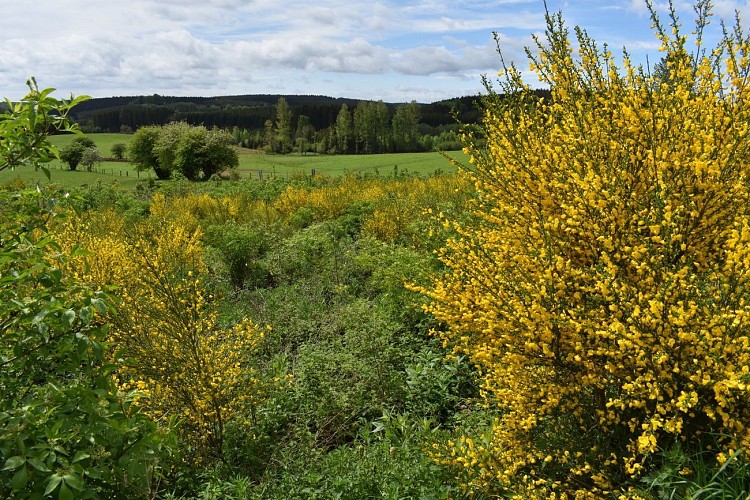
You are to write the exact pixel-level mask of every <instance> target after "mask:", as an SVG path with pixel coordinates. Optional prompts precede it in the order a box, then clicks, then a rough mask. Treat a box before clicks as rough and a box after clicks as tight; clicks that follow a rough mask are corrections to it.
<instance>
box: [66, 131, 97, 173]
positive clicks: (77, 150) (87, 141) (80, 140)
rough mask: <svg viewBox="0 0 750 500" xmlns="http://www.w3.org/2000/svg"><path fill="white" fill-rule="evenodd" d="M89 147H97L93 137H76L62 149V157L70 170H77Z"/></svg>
mask: <svg viewBox="0 0 750 500" xmlns="http://www.w3.org/2000/svg"><path fill="white" fill-rule="evenodd" d="M89 149H96V143H95V142H94V141H93V140H92V139H91V138H89V137H76V138H75V139H73V141H72V142H71V143H70V144H68V145H67V146H65V147H64V148H63V149H62V150H61V151H60V159H61V160H62V161H64V162H65V163H67V164H68V168H70V170H75V169H77V168H78V165H80V164H81V160H83V158H84V155H85V154H86V151H87V150H89Z"/></svg>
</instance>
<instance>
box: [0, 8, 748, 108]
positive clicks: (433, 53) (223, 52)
mask: <svg viewBox="0 0 750 500" xmlns="http://www.w3.org/2000/svg"><path fill="white" fill-rule="evenodd" d="M665 3H666V2H663V1H655V4H656V6H657V9H658V10H660V11H661V12H664V10H665V7H666V5H665ZM674 3H675V5H676V7H677V9H678V12H679V13H680V14H681V16H682V17H681V19H682V20H683V22H684V24H685V26H686V27H688V28H690V27H692V19H693V15H692V8H691V4H690V2H687V1H682V0H674ZM713 4H714V17H713V21H712V22H713V26H714V28H718V20H719V19H720V18H724V19H727V20H730V21H731V20H732V19H733V18H734V12H735V10H737V11H739V12H740V15H741V17H742V18H743V19H746V20H748V21H747V23H746V24H750V6H748V1H747V0H746V1H732V0H714V2H713ZM547 7H548V9H549V10H550V11H551V12H557V11H561V12H562V14H563V17H564V19H565V20H566V23H567V24H568V25H569V26H571V27H572V26H581V27H582V28H585V29H586V30H587V32H588V34H589V35H590V36H591V37H592V38H593V39H594V40H596V41H597V42H599V43H605V42H606V43H607V44H608V46H609V47H610V48H611V49H612V50H613V51H615V52H617V53H619V52H620V49H621V48H622V47H626V48H627V49H628V51H629V52H630V53H631V54H632V55H633V58H634V59H636V60H637V61H645V60H646V59H645V58H646V57H647V56H648V57H649V59H648V60H649V61H654V60H658V58H659V52H658V43H657V42H656V38H655V37H654V35H653V32H652V30H651V29H650V25H651V20H650V18H649V15H648V11H647V9H646V4H645V1H644V0H613V1H608V2H607V1H600V0H547ZM544 12H545V9H544V2H543V1H542V0H494V1H490V0H448V1H442V0H316V1H314V2H310V1H301V0H0V97H7V98H9V99H11V100H13V99H18V98H20V97H22V96H23V95H24V94H25V93H26V90H27V87H26V86H25V82H26V80H27V79H28V78H29V77H30V76H34V77H36V80H37V82H38V83H39V86H40V87H42V88H47V87H53V88H55V89H57V91H56V93H55V96H57V97H68V96H70V94H75V95H81V94H86V95H90V96H92V97H110V96H135V95H151V94H160V95H168V96H206V97H210V96H219V95H241V94H306V95H326V96H331V97H346V98H353V99H372V100H383V101H386V102H409V101H412V100H415V101H417V102H422V103H428V102H434V101H438V100H442V99H448V98H451V97H458V96H464V95H476V94H478V93H482V91H483V87H482V83H481V81H482V75H487V76H489V77H490V78H494V77H496V75H497V74H498V70H499V69H500V67H501V64H500V58H499V56H498V53H497V50H496V48H497V47H496V43H495V40H494V39H493V33H497V34H498V36H499V46H500V49H501V51H502V54H503V58H504V60H505V61H506V62H514V63H515V64H516V65H517V66H518V67H519V68H521V69H522V70H527V69H528V67H529V63H528V60H527V58H526V56H525V51H524V48H525V47H528V46H531V45H532V44H533V40H532V35H533V34H537V35H541V34H543V32H544V28H545V20H544ZM688 31H689V29H688ZM526 78H527V81H529V83H531V84H532V85H534V86H540V84H539V83H538V80H537V79H536V78H535V77H534V76H533V74H531V73H528V74H527V76H526Z"/></svg>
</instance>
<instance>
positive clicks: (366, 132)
mask: <svg viewBox="0 0 750 500" xmlns="http://www.w3.org/2000/svg"><path fill="white" fill-rule="evenodd" d="M478 99H479V96H466V97H457V98H454V99H448V100H443V101H437V102H433V103H430V104H418V103H416V102H412V103H404V104H394V103H384V102H382V101H378V102H375V101H358V100H355V99H345V98H333V97H326V96H300V95H270V94H269V95H244V96H223V97H169V96H161V95H158V94H154V95H152V96H137V97H133V96H130V97H108V98H97V99H91V100H89V101H86V102H84V103H81V104H79V105H78V106H77V107H76V108H75V110H74V113H73V115H74V118H75V119H76V120H77V121H78V123H80V124H81V128H82V129H83V130H84V131H85V132H132V131H135V130H137V129H138V128H140V127H142V126H146V125H164V124H167V123H170V122H175V121H184V122H186V123H188V124H191V125H204V126H205V127H207V128H220V129H224V130H228V131H230V132H231V133H232V136H233V138H234V141H235V143H236V144H237V145H239V146H243V147H247V148H254V149H261V148H264V149H266V150H267V151H269V152H275V153H289V152H293V151H295V152H299V153H307V152H316V153H359V154H371V153H388V152H402V151H410V152H411V151H431V150H435V149H440V150H452V149H457V148H460V141H459V138H458V134H457V131H458V128H459V123H460V124H473V123H477V122H478V121H479V118H480V116H479V110H478V107H477V101H478Z"/></svg>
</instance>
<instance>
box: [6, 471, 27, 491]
mask: <svg viewBox="0 0 750 500" xmlns="http://www.w3.org/2000/svg"><path fill="white" fill-rule="evenodd" d="M28 482H29V469H27V468H26V467H21V468H20V469H18V471H17V472H16V473H15V474H13V479H11V480H10V487H11V488H13V491H21V490H22V489H23V488H24V487H25V486H26V485H27V484H28Z"/></svg>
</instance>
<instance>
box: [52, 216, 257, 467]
mask: <svg viewBox="0 0 750 500" xmlns="http://www.w3.org/2000/svg"><path fill="white" fill-rule="evenodd" d="M154 212H155V213H156V214H155V215H154V214H152V216H151V217H150V218H149V219H147V220H143V221H140V222H139V223H138V224H137V225H129V226H125V225H124V224H123V221H122V216H121V215H119V214H117V213H115V212H113V211H104V212H100V213H89V214H87V216H86V218H85V219H84V218H71V219H69V220H68V222H67V223H66V225H65V226H63V227H61V228H58V232H59V234H60V240H61V241H62V242H64V243H66V244H68V245H70V246H74V245H79V246H80V247H81V248H84V249H85V250H86V253H85V254H83V255H80V256H78V257H76V258H73V259H71V260H70V261H69V262H68V266H69V267H70V268H71V270H72V271H73V272H74V273H75V275H76V276H77V277H78V278H79V279H81V280H83V281H85V282H88V283H94V284H97V285H99V286H108V287H114V292H115V294H116V295H118V296H119V298H120V302H119V304H118V306H117V314H116V315H115V316H114V317H113V318H112V328H111V330H110V340H111V341H112V342H113V343H114V345H115V347H116V349H117V351H118V356H120V357H121V365H122V366H123V368H122V369H121V370H119V372H118V373H117V377H118V379H119V381H120V384H121V388H122V389H128V390H131V389H137V390H138V391H139V392H140V393H141V394H142V398H141V399H140V404H141V405H142V406H143V407H144V408H145V409H146V411H147V414H149V415H150V416H151V417H152V418H154V419H155V420H161V419H171V418H177V419H179V420H181V421H182V422H183V423H182V426H181V430H182V434H183V436H184V437H185V438H186V439H187V441H188V442H190V443H191V444H193V445H194V446H195V449H196V452H197V453H198V454H199V456H205V454H208V455H211V456H214V457H215V456H220V455H221V452H222V446H223V437H224V428H225V425H226V424H227V422H229V421H230V420H231V419H236V418H241V417H242V415H244V412H243V410H245V409H246V408H248V407H249V406H251V405H252V404H253V403H255V402H256V400H257V398H258V397H259V394H260V392H261V389H260V386H261V383H260V381H259V380H258V378H256V376H255V372H254V370H253V368H252V365H251V363H250V362H249V361H250V355H251V354H252V351H253V349H254V348H255V347H256V345H257V342H258V341H259V340H260V339H261V338H262V337H263V334H262V332H260V331H258V330H257V328H256V327H255V325H254V324H252V323H250V322H249V321H246V320H245V321H242V322H240V323H238V324H236V325H234V326H229V327H224V326H221V325H220V324H219V321H218V317H217V316H218V315H217V312H216V309H215V307H214V305H213V303H212V300H211V299H212V297H210V296H208V293H207V291H206V289H205V287H204V285H203V280H204V279H205V277H206V274H207V270H206V267H205V264H204V262H203V253H202V245H201V242H200V237H201V233H200V229H198V228H197V227H196V226H195V225H194V221H191V220H187V221H185V220H183V219H185V216H184V214H175V216H176V217H175V218H174V219H170V218H168V217H166V216H164V215H163V214H162V215H159V214H160V212H159V209H158V205H157V206H156V209H155V210H154ZM191 222H192V223H191Z"/></svg>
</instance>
